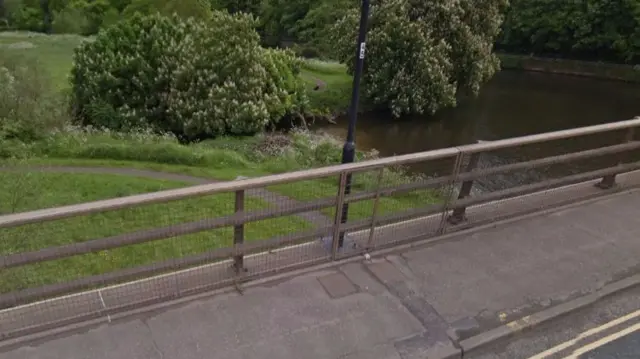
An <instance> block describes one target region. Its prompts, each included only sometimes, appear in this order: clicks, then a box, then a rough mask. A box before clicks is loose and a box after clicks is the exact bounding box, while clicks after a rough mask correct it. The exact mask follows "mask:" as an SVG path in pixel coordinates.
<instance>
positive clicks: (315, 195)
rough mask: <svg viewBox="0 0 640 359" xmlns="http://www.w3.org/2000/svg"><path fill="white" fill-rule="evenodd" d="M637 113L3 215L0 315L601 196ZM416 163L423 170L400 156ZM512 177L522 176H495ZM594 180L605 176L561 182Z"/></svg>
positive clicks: (628, 155) (144, 298) (233, 278)
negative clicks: (348, 185) (348, 186)
mask: <svg viewBox="0 0 640 359" xmlns="http://www.w3.org/2000/svg"><path fill="white" fill-rule="evenodd" d="M639 126H640V118H636V119H633V120H629V121H623V122H617V123H610V124H604V125H598V126H591V127H584V128H577V129H571V130H565V131H558V132H552V133H544V134H539V135H533V136H526V137H519V138H513V139H507V140H500V141H494V142H484V143H478V144H473V145H467V146H461V147H455V148H447V149H441V150H436V151H429V152H422V153H414V154H409V155H404V156H396V157H390V158H383V159H378V160H373V161H366V162H361V163H355V164H349V165H339V166H332V167H325V168H318V169H312V170H306V171H300V172H294V173H286V174H278V175H273V176H267V177H260V178H253V179H244V180H236V181H230V182H222V183H212V184H205V185H199V186H193V187H186V188H179V189H172V190H166V191H160V192H154V193H147V194H140V195H134V196H129V197H123V198H115V199H108V200H102V201H96V202H91V203H83V204H78V205H70V206H64V207H58V208H50V209H42V210H36V211H32V212H25V213H16V214H10V215H5V216H0V245H1V246H2V247H0V248H1V249H2V252H1V256H0V282H2V283H4V285H3V286H1V287H0V291H1V292H2V293H1V294H0V308H13V309H5V310H4V311H3V312H0V313H4V314H0V317H1V316H2V315H14V316H17V315H18V314H15V313H14V314H10V312H11V311H12V310H14V309H15V310H17V312H16V313H18V312H19V313H21V314H20V315H21V316H22V317H20V318H21V319H20V320H19V321H21V322H20V323H19V324H15V323H14V324H12V325H13V326H11V325H9V326H7V327H3V324H2V322H3V321H2V320H1V318H0V331H1V332H2V334H3V335H5V336H12V335H18V334H20V333H23V332H24V330H27V329H28V328H34V327H37V326H38V325H40V324H42V323H49V324H48V325H54V324H55V323H58V324H59V323H60V322H61V321H62V322H64V321H63V320H62V319H59V318H58V319H55V320H54V319H51V318H52V316H54V315H53V314H51V313H53V311H54V309H55V310H58V309H59V308H60V307H61V306H66V307H72V306H74V305H75V306H78V307H80V306H82V305H80V304H78V303H79V301H87V300H89V299H87V298H88V297H82V295H76V294H73V293H97V294H98V297H99V302H100V306H99V308H92V307H91V306H90V305H88V304H87V305H84V307H83V309H78V311H79V312H78V313H75V312H74V313H75V314H74V315H71V316H70V317H73V318H86V317H91V316H92V315H93V316H99V315H102V314H104V313H107V312H114V311H119V310H124V309H127V308H132V307H135V306H140V305H144V304H148V303H151V302H156V301H163V300H167V299H171V298H176V297H180V296H186V295H190V294H193V293H197V292H201V291H205V290H209V289H212V288H215V287H219V286H225V285H230V284H238V283H240V282H242V281H245V280H248V279H251V278H256V277H257V276H262V275H265V274H270V273H274V272H278V271H282V270H287V269H291V268H296V267H300V266H307V265H310V264H317V263H321V262H328V261H331V260H336V259H340V258H344V257H345V256H353V255H357V254H361V253H364V252H368V251H371V250H374V249H379V248H384V247H389V246H393V245H397V244H398V243H406V242H408V241H412V240H417V239H424V238H428V237H434V236H440V235H443V234H446V233H450V232H452V231H457V230H460V229H463V228H468V227H469V226H474V225H479V224H483V223H489V222H491V221H495V220H497V219H500V218H507V217H512V216H518V215H521V214H524V213H530V212H532V211H537V210H540V209H544V208H549V207H554V206H559V205H564V204H567V203H571V202H576V201H580V200H583V199H585V198H589V197H592V196H597V195H601V194H602V193H603V192H602V190H603V189H604V190H608V189H611V188H612V187H613V186H614V183H615V178H616V176H617V175H620V174H623V173H629V172H632V171H636V170H638V169H640V162H639V161H640V156H635V154H636V152H637V151H636V150H638V149H639V148H640V141H637V140H636V139H635V137H634V131H635V129H636V128H637V127H639ZM634 151H636V152H634ZM492 159H500V161H497V162H499V163H497V164H495V162H496V161H492ZM505 162H506V163H505ZM414 165H420V166H421V168H427V169H428V170H427V172H429V173H428V174H429V175H428V176H421V177H417V176H413V175H410V174H409V172H406V171H402V170H400V169H398V167H399V166H403V167H405V168H406V167H407V166H408V167H411V166H414ZM349 175H351V176H353V181H354V186H353V187H352V192H351V194H349V195H345V193H344V190H345V186H344V184H345V179H346V177H347V176H349ZM512 177H516V178H519V179H523V180H518V181H515V182H513V181H512V182H508V181H507V182H508V183H507V184H504V183H502V184H500V185H499V186H491V184H492V183H494V182H495V181H494V179H496V178H498V179H499V180H500V179H504V178H512ZM598 179H602V180H601V182H599V184H598V187H599V188H596V187H595V186H586V185H582V186H573V187H566V186H567V185H572V184H578V183H583V182H586V181H592V180H598ZM492 181H494V182H492ZM498 182H500V181H498ZM627 185H628V186H632V185H635V183H631V182H629V184H627ZM477 187H480V188H483V190H482V191H479V192H478V191H476V192H474V191H473V189H474V188H477ZM193 201H200V202H193ZM345 203H349V204H350V208H351V213H350V216H349V221H347V222H346V223H341V222H342V218H341V217H342V211H341V210H340V209H341V208H342V206H343V205H344V204H345ZM186 212H189V213H192V214H193V215H189V216H187V215H183V213H186ZM341 234H345V235H346V240H345V244H344V246H343V247H342V248H339V246H338V240H337V238H339V237H340V235H341ZM78 258H79V259H78ZM85 291H88V292H85ZM70 294H71V295H70ZM50 298H59V299H57V300H58V302H55V303H57V304H52V303H54V302H51V301H47V302H40V303H48V304H47V306H48V307H47V308H44V307H42V306H41V307H38V308H39V309H38V310H35V311H34V310H33V308H32V309H31V310H29V311H28V313H30V314H29V318H30V319H29V318H26V317H25V315H26V314H25V313H27V311H22V312H20V308H21V306H24V305H27V304H28V305H34V304H29V303H34V302H37V301H41V300H44V299H50ZM82 298H84V299H82ZM85 307H86V308H85ZM56 308H57V309H56ZM25 310H26V309H25ZM38 311H40V312H38ZM8 313H9V314H8ZM14 319H15V318H14ZM64 320H66V321H68V320H69V318H66V319H64ZM14 321H15V320H14ZM27 322H28V323H27ZM51 323H54V324H51ZM56 325H57V324H56ZM25 328H27V329H25Z"/></svg>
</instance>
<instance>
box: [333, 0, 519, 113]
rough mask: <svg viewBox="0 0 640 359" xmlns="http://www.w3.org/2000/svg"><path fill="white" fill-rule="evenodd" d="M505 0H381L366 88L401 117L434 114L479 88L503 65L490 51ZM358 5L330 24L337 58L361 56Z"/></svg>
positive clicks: (375, 11)
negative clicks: (462, 93) (357, 41)
mask: <svg viewBox="0 0 640 359" xmlns="http://www.w3.org/2000/svg"><path fill="white" fill-rule="evenodd" d="M506 5H507V0H456V1H453V0H429V1H424V0H377V1H375V0H374V1H373V5H372V8H371V17H370V26H369V32H368V39H367V56H366V63H365V66H366V67H365V73H364V76H363V86H364V87H363V89H364V95H365V96H366V98H367V99H368V100H369V101H370V102H372V104H374V105H377V106H383V107H388V108H389V109H391V110H392V112H393V114H394V115H395V116H400V115H402V114H414V113H417V114H422V113H429V114H433V113H435V112H436V111H437V110H438V109H440V108H442V107H447V106H454V105H455V103H456V94H457V93H458V92H459V91H468V92H471V93H474V94H477V93H478V91H479V90H480V86H481V85H482V84H483V83H484V82H486V81H487V80H489V79H490V78H491V77H492V76H493V74H494V73H495V71H496V70H497V69H498V68H499V61H498V60H497V58H496V56H495V55H494V54H493V53H492V50H493V43H494V41H495V38H496V36H497V35H498V33H499V29H500V24H501V22H502V15H501V14H502V10H503V8H504V7H505V6H506ZM358 20H359V11H358V10H357V9H353V10H351V11H350V12H348V13H347V14H346V15H345V17H344V18H343V19H342V20H341V21H339V22H338V23H337V24H336V26H335V27H334V28H333V31H332V38H333V39H332V43H334V44H335V50H336V55H337V57H338V58H339V59H340V60H341V61H343V62H344V63H346V64H348V65H349V66H350V69H351V70H352V69H353V68H352V66H353V65H352V64H353V62H354V61H353V60H354V56H355V49H354V47H355V39H356V31H357V29H358Z"/></svg>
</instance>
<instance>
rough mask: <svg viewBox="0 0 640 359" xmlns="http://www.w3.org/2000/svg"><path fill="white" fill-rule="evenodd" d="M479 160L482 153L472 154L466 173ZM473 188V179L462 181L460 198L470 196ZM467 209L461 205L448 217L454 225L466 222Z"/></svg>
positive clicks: (476, 164) (472, 168) (473, 167)
mask: <svg viewBox="0 0 640 359" xmlns="http://www.w3.org/2000/svg"><path fill="white" fill-rule="evenodd" d="M461 155H462V154H461ZM478 162H480V153H478V152H474V153H472V154H471V157H470V158H469V163H468V164H467V167H466V168H465V173H468V172H472V171H473V170H474V169H475V168H476V167H477V166H478ZM472 188H473V180H468V181H464V182H462V186H461V187H460V194H458V199H459V200H460V199H463V198H466V197H469V196H470V195H471V189H472ZM466 211H467V208H466V207H459V208H455V209H454V210H453V213H452V214H451V216H450V217H449V218H448V219H447V221H448V222H449V223H451V224H453V225H456V224H459V223H461V222H464V220H465V218H466V217H465V213H466Z"/></svg>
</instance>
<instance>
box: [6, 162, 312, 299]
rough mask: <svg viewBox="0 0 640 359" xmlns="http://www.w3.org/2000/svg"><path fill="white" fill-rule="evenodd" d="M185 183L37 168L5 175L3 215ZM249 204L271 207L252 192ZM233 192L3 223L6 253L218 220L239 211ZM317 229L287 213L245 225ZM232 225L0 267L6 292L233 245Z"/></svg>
mask: <svg viewBox="0 0 640 359" xmlns="http://www.w3.org/2000/svg"><path fill="white" fill-rule="evenodd" d="M182 186H184V184H183V183H178V182H171V181H159V180H151V179H142V178H134V177H126V176H118V175H104V174H100V175H94V174H59V173H38V172H28V173H25V172H2V173H0V188H1V189H2V190H0V206H1V207H0V209H1V210H2V211H3V213H5V214H6V213H7V212H17V211H26V210H34V209H40V208H45V207H52V206H57V205H68V204H74V203H81V202H86V201H93V200H100V199H106V198H113V197H121V196H126V195H132V194H137V193H144V192H150V191H159V190H166V189H172V188H178V187H182ZM245 206H246V208H247V210H255V209H260V208H265V207H266V206H268V204H267V203H265V202H264V201H262V200H260V199H257V198H252V197H247V198H246V205H245ZM233 211H234V196H233V194H219V195H212V196H206V197H200V198H193V199H188V200H180V201H173V202H169V203H166V204H154V205H147V206H142V207H135V208H131V209H125V210H118V211H111V212H105V213H101V214H94V215H89V216H84V217H75V218H70V219H64V220H58V221H53V222H48V223H44V224H31V225H26V226H21V227H16V228H11V229H0V238H1V240H0V254H11V253H19V252H25V251H31V250H36V249H41V248H46V247H51V246H59V245H64V244H70V243H78V242H83V241H87V240H91V239H99V238H104V237H109V236H114V235H121V234H126V233H129V232H133V231H138V230H144V229H151V228H156V227H161V226H168V225H172V224H179V223H185V222H191V221H198V220H203V219H207V218H216V217H220V216H224V215H228V214H231V213H233ZM310 228H311V224H310V223H308V222H306V221H304V220H302V219H300V218H298V217H294V216H291V217H286V218H277V219H273V220H267V221H262V222H254V223H250V224H247V225H246V226H245V239H246V240H247V241H251V240H259V239H266V238H270V237H273V236H278V235H283V234H287V233H291V232H298V231H303V230H307V229H310ZM232 243H233V228H223V229H218V230H212V231H206V232H201V233H196V234H192V235H185V236H179V237H174V238H170V239H165V240H159V241H154V242H149V243H144V244H138V245H133V246H128V247H122V248H118V249H114V250H108V251H102V252H97V253H92V254H87V255H81V256H76V257H71V258H66V259H62V260H56V261H51V262H44V263H40V264H37V265H29V266H24V267H18V268H13V269H9V270H3V271H0V292H10V291H14V290H20V289H26V288H30V287H37V286H40V285H45V284H53V283H59V282H64V281H68V280H72V279H76V278H80V277H83V276H88V275H96V274H101V273H106V272H111V271H114V270H118V269H123V268H131V267H136V266H140V265H144V264H149V263H152V262H156V261H162V260H167V259H173V258H180V257H183V256H186V255H190V254H197V253H204V252H206V251H208V250H212V249H216V248H221V247H226V246H230V245H231V244H232Z"/></svg>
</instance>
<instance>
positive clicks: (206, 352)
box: [0, 191, 640, 359]
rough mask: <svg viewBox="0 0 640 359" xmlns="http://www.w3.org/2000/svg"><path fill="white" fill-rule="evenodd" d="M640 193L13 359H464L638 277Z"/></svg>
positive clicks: (305, 277) (57, 342)
mask: <svg viewBox="0 0 640 359" xmlns="http://www.w3.org/2000/svg"><path fill="white" fill-rule="evenodd" d="M638 217H640V191H632V192H626V193H622V194H618V195H613V196H610V197H605V198H603V199H600V200H597V201H595V202H589V203H585V204H582V205H578V206H575V207H572V208H570V209H564V210H561V211H558V212H554V213H551V214H546V215H540V216H536V217H531V218H528V219H523V220H520V221H515V222H510V223H507V224H502V225H498V226H496V227H494V228H491V229H484V230H478V231H476V232H474V233H473V234H464V235H463V234H461V235H459V237H457V238H454V239H448V240H445V241H442V242H439V243H438V244H436V245H432V246H430V247H424V248H414V249H412V250H409V251H407V252H404V253H399V254H395V255H388V256H385V257H378V258H373V259H372V260H370V261H365V260H358V261H356V262H351V263H348V264H343V265H341V266H339V267H336V268H329V269H324V270H318V271H315V272H308V273H306V274H301V275H298V276H296V277H293V278H289V279H286V280H281V281H279V282H276V283H273V282H272V283H268V284H263V285H255V286H252V287H249V288H247V290H246V291H244V292H243V294H242V295H241V294H237V293H231V294H229V293H227V294H219V295H216V296H213V297H209V298H207V299H201V300H198V301H194V302H191V303H188V304H183V305H181V306H177V307H176V306H174V307H172V308H165V309H162V310H158V311H155V312H154V313H152V314H145V315H139V316H138V317H136V318H132V317H128V318H125V319H120V320H117V321H114V322H112V323H111V324H109V325H103V326H100V327H94V328H90V329H84V330H82V331H80V332H76V333H71V334H65V335H63V336H59V337H57V338H49V339H48V340H45V341H41V342H37V343H32V344H31V346H23V347H20V348H9V349H6V348H5V349H4V350H8V351H5V352H4V353H2V354H0V359H18V358H29V359H31V358H33V359H35V358H38V359H41V358H66V359H76V358H95V359H99V358H114V359H120V358H129V359H135V358H163V359H191V358H208V359H209V358H224V359H231V358H278V359H289V358H291V359H294V358H295V359H299V358H323V359H325V358H330V359H332V358H336V359H337V358H341V359H344V358H348V359H355V358H363V359H364V358H366V359H413V358H420V359H425V358H447V357H450V358H460V350H459V349H458V348H457V346H458V343H459V342H460V340H462V339H465V338H468V337H470V336H473V335H476V334H479V333H482V332H485V331H486V330H489V329H492V328H495V327H497V326H500V325H502V324H504V323H505V322H508V321H510V320H513V319H516V318H521V317H522V316H524V315H527V314H530V313H533V312H537V311H539V310H541V309H544V308H547V307H550V306H554V305H557V304H559V303H563V302H565V301H567V300H570V299H573V298H575V297H578V296H582V295H585V294H589V293H593V292H595V291H598V290H599V289H600V288H602V287H603V286H604V285H606V284H607V283H610V282H612V281H615V280H617V279H620V278H622V277H625V276H628V275H630V274H634V273H637V272H638V264H639V263H640V259H638V258H640V240H638V239H639V238H640V236H639V234H640V224H638V221H637V218H638Z"/></svg>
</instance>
